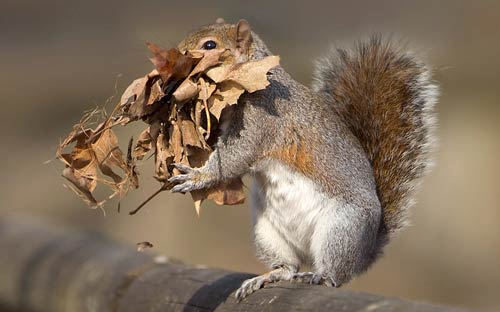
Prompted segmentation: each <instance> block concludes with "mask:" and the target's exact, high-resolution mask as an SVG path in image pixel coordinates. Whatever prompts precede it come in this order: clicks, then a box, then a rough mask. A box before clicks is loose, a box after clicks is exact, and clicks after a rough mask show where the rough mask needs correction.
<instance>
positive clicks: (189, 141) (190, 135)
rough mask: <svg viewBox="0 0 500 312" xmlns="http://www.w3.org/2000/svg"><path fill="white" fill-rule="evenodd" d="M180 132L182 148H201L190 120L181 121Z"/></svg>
mask: <svg viewBox="0 0 500 312" xmlns="http://www.w3.org/2000/svg"><path fill="white" fill-rule="evenodd" d="M180 130H181V135H182V144H183V145H184V146H195V147H200V148H201V147H202V146H203V145H202V144H201V142H200V138H199V136H198V132H197V131H196V128H195V125H194V123H193V122H192V121H191V120H187V119H184V120H181V127H180Z"/></svg>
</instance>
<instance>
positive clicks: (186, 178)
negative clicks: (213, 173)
mask: <svg viewBox="0 0 500 312" xmlns="http://www.w3.org/2000/svg"><path fill="white" fill-rule="evenodd" d="M173 166H174V167H175V168H176V169H177V170H179V171H180V172H182V174H179V175H176V176H173V177H171V178H170V179H168V182H170V183H174V184H177V185H176V186H174V187H173V188H172V189H171V190H170V191H171V192H172V193H187V192H191V191H194V190H199V189H202V188H206V187H208V186H210V185H211V183H212V180H211V179H209V175H207V174H205V173H203V172H202V169H201V168H191V167H189V166H186V165H184V164H179V163H177V164H173Z"/></svg>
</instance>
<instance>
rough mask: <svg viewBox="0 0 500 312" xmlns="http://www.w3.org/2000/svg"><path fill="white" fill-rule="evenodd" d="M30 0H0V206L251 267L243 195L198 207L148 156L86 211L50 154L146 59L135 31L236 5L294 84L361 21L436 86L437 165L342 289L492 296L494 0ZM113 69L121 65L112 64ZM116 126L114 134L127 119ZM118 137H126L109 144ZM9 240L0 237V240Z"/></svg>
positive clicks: (442, 297) (228, 12) (223, 12)
mask: <svg viewBox="0 0 500 312" xmlns="http://www.w3.org/2000/svg"><path fill="white" fill-rule="evenodd" d="M132 2H134V1H130V2H128V3H125V2H123V3H120V2H116V1H106V2H104V1H95V0H87V1H67V0H64V1H63V0H61V1H35V0H31V1H30V0H17V1H16V0H2V1H1V3H0V72H1V74H0V88H1V89H0V90H1V93H0V97H1V100H2V105H1V107H2V109H1V112H2V122H0V129H1V132H0V133H1V136H2V145H1V146H2V147H1V149H2V161H1V162H0V169H1V177H2V179H1V182H0V183H1V187H0V213H2V214H4V213H6V212H19V213H27V214H30V215H35V216H36V217H39V218H48V219H52V220H55V221H56V222H58V223H61V224H66V225H69V226H71V227H74V228H91V229H96V230H98V231H101V232H104V233H106V234H107V235H109V236H111V237H113V238H115V239H117V240H119V241H123V242H125V243H128V244H135V243H136V242H139V241H143V240H148V241H151V242H152V243H153V244H154V245H155V247H154V251H155V252H159V253H165V254H167V255H169V256H172V257H176V258H179V259H182V260H184V261H186V262H190V263H197V264H206V265H208V266H212V267H222V268H228V269H232V270H239V271H247V272H256V273H257V272H263V271H264V267H263V266H261V265H260V264H259V263H258V262H257V260H256V259H255V257H254V256H253V246H252V244H251V233H250V213H249V209H248V207H247V205H242V206H233V207H216V206H212V205H205V206H204V209H203V210H202V215H201V218H197V217H196V215H195V212H194V209H193V207H192V202H191V200H190V198H189V196H181V195H171V194H167V193H164V194H162V195H160V196H159V197H158V198H156V199H155V200H153V201H152V202H151V203H150V204H149V205H148V206H147V207H146V208H145V209H144V210H143V211H141V212H140V213H139V214H138V215H136V216H129V215H128V214H127V213H126V212H127V211H128V210H130V209H132V208H134V207H135V205H137V203H139V202H140V201H141V200H142V199H143V198H145V197H146V196H147V195H148V194H150V193H151V192H152V191H153V190H154V189H156V187H157V184H156V182H155V181H154V179H153V178H152V177H151V176H152V170H151V168H149V167H147V166H145V167H144V168H142V175H141V178H142V188H141V189H140V190H138V191H135V192H134V193H132V194H131V195H130V196H129V197H128V198H126V200H125V201H123V203H122V213H121V214H118V213H117V212H116V204H115V203H112V204H110V205H108V206H107V215H106V216H105V217H104V216H103V213H102V212H101V211H99V210H88V209H87V208H86V207H85V205H84V204H83V203H82V202H81V201H80V200H79V199H78V198H77V197H76V196H74V195H73V194H72V193H71V192H69V191H68V190H66V189H64V188H63V187H62V184H63V182H64V181H63V179H62V178H61V177H60V172H61V170H62V165H61V164H59V163H57V162H53V163H51V164H48V165H42V163H43V162H44V161H45V160H47V159H50V158H51V157H53V154H54V151H55V148H56V146H57V143H58V141H59V139H60V138H63V137H64V136H65V135H66V133H67V132H68V131H69V130H70V128H71V126H72V125H73V124H74V123H75V122H77V121H78V120H79V118H80V116H81V113H82V111H84V110H86V109H88V108H92V107H94V106H95V105H102V104H104V102H105V101H106V99H107V98H108V97H109V96H111V95H113V94H115V93H116V92H115V83H116V84H117V90H118V93H120V92H121V91H123V90H124V87H126V86H127V85H128V83H130V81H131V80H133V79H135V78H136V77H139V76H141V75H143V74H145V73H146V72H148V71H149V70H150V68H151V64H150V63H149V61H148V58H147V57H148V53H147V51H146V49H145V46H144V41H146V40H148V41H152V42H155V43H158V44H160V45H163V46H166V47H169V46H173V45H175V43H176V42H177V41H179V40H180V39H181V38H182V37H183V36H184V35H185V34H186V32H188V31H189V30H192V29H194V28H196V27H197V26H199V25H202V24H207V23H211V22H213V21H215V19H216V18H217V17H219V16H221V17H224V18H225V19H226V20H228V21H233V22H234V21H237V20H238V19H239V18H246V19H248V20H249V21H250V23H251V25H253V27H254V29H255V30H256V31H257V32H258V33H260V34H261V36H262V37H263V38H264V39H265V41H266V42H267V43H268V45H269V46H270V48H271V49H272V50H273V51H274V52H275V53H276V54H279V55H281V57H282V64H283V65H284V67H285V68H286V69H287V70H288V71H289V72H290V73H291V74H292V75H293V76H294V77H295V78H296V79H298V80H299V81H301V82H303V83H305V84H308V83H309V79H310V78H309V77H310V75H311V71H312V68H313V60H314V58H315V57H317V56H320V55H321V54H322V53H323V52H324V51H326V49H327V48H328V47H329V45H330V44H331V43H340V44H344V45H345V44H347V45H348V44H352V42H353V41H354V40H355V39H358V38H363V37H364V36H366V35H367V34H369V33H371V32H382V33H388V34H391V35H393V36H394V37H395V38H402V39H404V40H406V41H408V42H409V43H410V47H412V48H414V50H416V51H417V52H419V53H421V54H423V55H426V57H427V60H428V61H429V62H430V63H431V64H432V65H433V66H434V68H435V79H436V80H437V81H438V82H439V84H440V86H441V90H442V95H441V98H440V103H439V105H438V106H437V111H438V114H439V137H440V142H441V144H440V150H439V152H438V153H437V155H436V160H437V166H436V168H435V170H434V171H433V172H432V174H430V175H429V176H428V178H427V179H426V181H425V183H424V185H423V189H422V190H421V192H420V193H419V196H418V204H417V205H416V206H415V207H414V210H413V218H412V223H413V225H412V227H410V228H408V229H407V230H406V231H404V233H402V235H400V237H399V238H398V239H397V240H396V241H394V242H393V243H392V244H391V245H390V246H389V248H387V252H386V255H385V257H383V259H381V260H380V261H379V262H378V263H377V264H376V265H375V266H374V267H373V268H372V269H371V270H370V271H369V272H368V273H367V274H365V275H363V276H361V277H359V278H358V279H357V280H356V281H354V282H353V283H351V284H350V285H349V286H347V287H349V288H353V289H357V290H363V291H368V292H372V293H380V294H385V295H391V296H401V297H407V298H412V299H419V300H426V301H432V302H439V303H446V304H452V305H461V306H466V307H471V308H475V309H484V310H488V311H495V310H497V309H500V297H499V294H500V195H499V194H500V190H499V188H500V162H499V156H500V140H499V134H500V119H499V116H500V74H499V71H500V2H498V1H463V0H462V1H455V0H446V1H401V0H399V1H398V0H394V1H369V0H367V1H345V2H344V1H316V0H310V1H304V2H303V3H292V2H290V1H247V2H245V3H243V2H236V1H199V2H194V1H188V0H184V1H140V2H136V3H137V4H136V5H134V4H131V3H132ZM119 75H120V77H118V76H119ZM140 129H142V125H137V126H136V128H134V129H131V130H127V131H122V132H121V134H122V136H121V138H122V143H125V144H126V142H127V140H128V137H129V135H130V134H131V133H133V132H137V133H138V131H139V130H140ZM122 147H123V148H125V146H122ZM1 252H8V251H5V250H4V251H1Z"/></svg>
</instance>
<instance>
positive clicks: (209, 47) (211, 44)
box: [203, 40, 217, 50]
mask: <svg viewBox="0 0 500 312" xmlns="http://www.w3.org/2000/svg"><path fill="white" fill-rule="evenodd" d="M216 47H217V43H215V41H213V40H208V41H206V42H205V43H204V44H203V49H205V50H212V49H215V48H216Z"/></svg>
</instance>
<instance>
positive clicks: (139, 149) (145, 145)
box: [132, 127, 153, 160]
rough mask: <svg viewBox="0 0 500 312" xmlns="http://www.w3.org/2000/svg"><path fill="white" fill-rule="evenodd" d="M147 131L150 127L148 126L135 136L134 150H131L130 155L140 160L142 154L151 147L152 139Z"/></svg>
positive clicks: (147, 151) (142, 156)
mask: <svg viewBox="0 0 500 312" xmlns="http://www.w3.org/2000/svg"><path fill="white" fill-rule="evenodd" d="M149 131H150V128H149V127H148V128H146V129H145V130H144V131H142V132H141V134H139V137H138V138H137V143H136V145H135V148H134V151H133V152H132V156H133V157H134V158H136V159H138V160H142V159H143V158H144V156H145V155H146V154H147V153H149V151H150V150H151V149H152V148H153V147H152V143H153V139H152V138H151V134H150V132H149Z"/></svg>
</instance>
